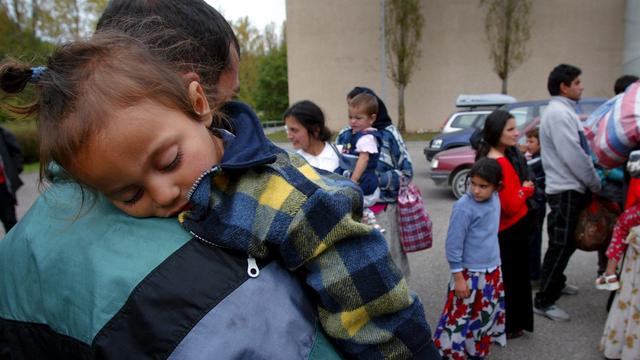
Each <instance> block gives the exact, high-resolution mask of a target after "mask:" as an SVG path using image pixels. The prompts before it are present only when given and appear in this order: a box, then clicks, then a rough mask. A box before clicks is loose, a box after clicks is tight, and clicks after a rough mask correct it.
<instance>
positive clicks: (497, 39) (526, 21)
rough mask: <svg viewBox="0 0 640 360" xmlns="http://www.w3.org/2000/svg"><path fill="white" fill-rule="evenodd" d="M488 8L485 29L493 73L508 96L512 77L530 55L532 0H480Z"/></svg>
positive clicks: (481, 4) (482, 5)
mask: <svg viewBox="0 0 640 360" xmlns="http://www.w3.org/2000/svg"><path fill="white" fill-rule="evenodd" d="M480 6H481V7H484V9H485V20H484V29H485V33H486V36H487V40H488V42H489V58H490V59H491V61H492V62H493V71H494V72H495V73H496V75H498V77H499V78H500V79H501V80H502V93H503V94H506V93H507V85H508V80H509V76H510V75H511V73H512V72H513V71H515V69H516V68H517V67H518V66H520V65H522V63H523V62H524V61H525V60H526V58H527V57H528V56H529V51H528V50H527V47H526V45H527V41H529V38H530V37H531V34H530V30H531V18H530V16H529V15H530V13H531V6H532V2H531V0H480Z"/></svg>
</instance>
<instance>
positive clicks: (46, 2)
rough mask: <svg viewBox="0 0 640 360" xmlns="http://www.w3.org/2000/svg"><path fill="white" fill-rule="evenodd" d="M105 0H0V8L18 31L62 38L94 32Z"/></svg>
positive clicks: (45, 38) (50, 38)
mask: <svg viewBox="0 0 640 360" xmlns="http://www.w3.org/2000/svg"><path fill="white" fill-rule="evenodd" d="M106 5H107V0H0V12H2V13H3V14H4V15H5V16H7V17H8V18H10V19H12V20H13V21H14V22H15V24H16V25H17V26H18V29H19V30H20V31H24V32H31V33H33V34H35V35H36V36H37V37H39V38H41V39H44V40H47V41H51V42H63V41H69V40H74V39H79V38H81V37H84V36H88V35H90V34H91V33H93V30H94V28H95V23H96V22H97V21H98V17H99V15H100V14H101V13H102V11H103V10H104V9H105V7H106Z"/></svg>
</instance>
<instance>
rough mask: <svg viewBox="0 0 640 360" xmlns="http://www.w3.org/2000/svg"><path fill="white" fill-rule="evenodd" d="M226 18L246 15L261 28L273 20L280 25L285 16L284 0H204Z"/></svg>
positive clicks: (235, 18)
mask: <svg viewBox="0 0 640 360" xmlns="http://www.w3.org/2000/svg"><path fill="white" fill-rule="evenodd" d="M206 2H207V3H209V4H211V5H212V6H213V7H214V8H216V9H217V10H218V11H220V12H221V13H222V14H223V15H224V17H225V18H226V19H227V20H234V21H235V20H237V19H238V18H241V17H243V16H248V17H249V20H250V22H251V24H252V25H253V26H255V27H256V28H258V29H259V30H263V29H264V27H265V26H266V25H267V24H269V23H271V22H274V23H276V25H277V26H280V25H281V24H282V22H283V21H284V20H285V18H286V11H285V0H206Z"/></svg>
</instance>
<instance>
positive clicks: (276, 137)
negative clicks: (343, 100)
mask: <svg viewBox="0 0 640 360" xmlns="http://www.w3.org/2000/svg"><path fill="white" fill-rule="evenodd" d="M438 134H439V132H425V133H404V134H402V138H403V139H404V141H429V140H431V138H433V137H434V136H436V135H438ZM335 135H336V134H334V137H333V139H335ZM267 137H268V138H269V139H271V141H273V142H287V141H289V140H287V133H286V131H284V130H281V131H276V132H274V133H271V134H268V135H267ZM333 139H332V140H333Z"/></svg>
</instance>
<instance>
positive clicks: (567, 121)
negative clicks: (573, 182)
mask: <svg viewBox="0 0 640 360" xmlns="http://www.w3.org/2000/svg"><path fill="white" fill-rule="evenodd" d="M577 121H579V120H576V119H575V118H574V117H573V114H570V113H567V112H564V113H561V114H558V119H557V121H555V122H554V126H553V132H554V133H555V136H553V137H552V139H553V140H552V141H553V144H554V146H555V148H556V149H557V154H556V155H557V156H558V159H559V160H560V161H562V162H563V163H564V164H565V165H566V168H567V169H569V170H570V171H571V172H572V173H573V175H574V177H575V178H576V179H579V180H580V181H582V183H583V184H584V185H585V186H586V187H588V188H589V189H590V190H591V191H592V192H598V191H600V187H601V184H600V178H599V177H598V174H597V173H596V170H595V168H594V166H593V162H592V161H591V157H590V156H589V155H588V154H587V153H586V152H585V151H584V150H583V149H582V147H581V146H580V134H579V132H581V131H582V128H581V127H580V124H579V123H578V122H577ZM543 151H544V150H543Z"/></svg>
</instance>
